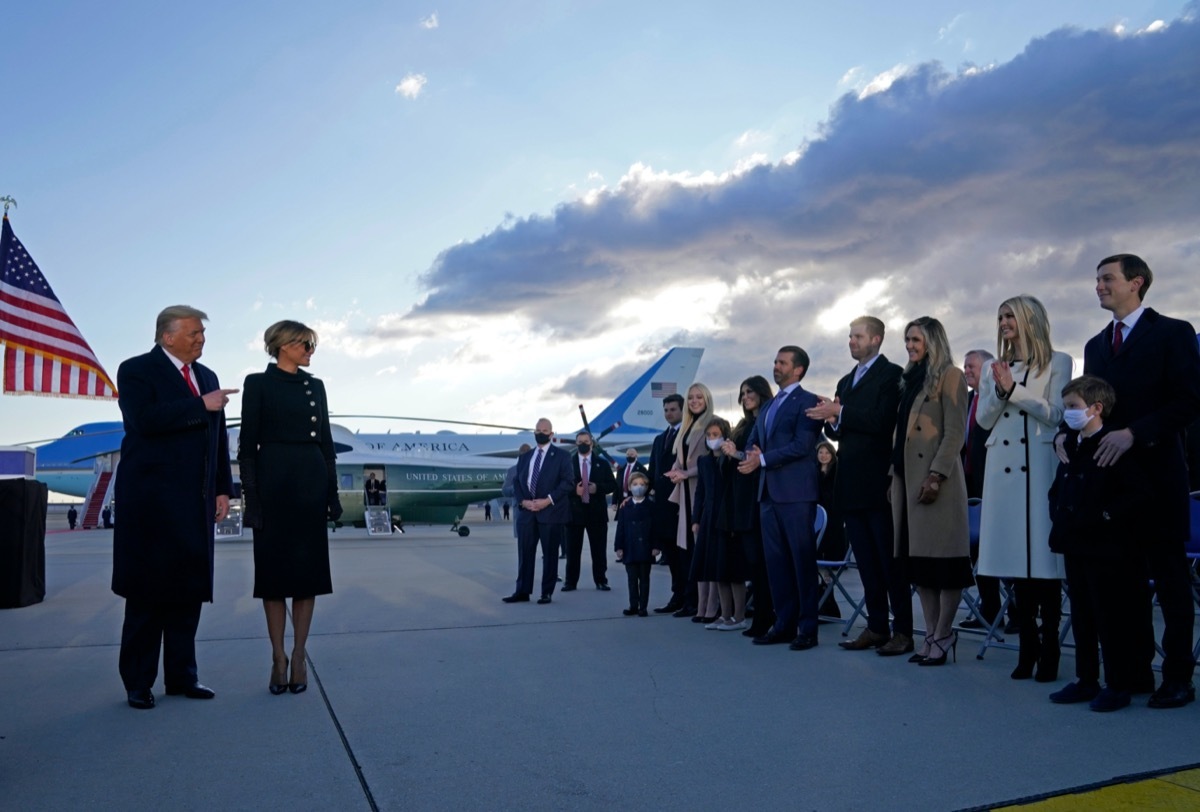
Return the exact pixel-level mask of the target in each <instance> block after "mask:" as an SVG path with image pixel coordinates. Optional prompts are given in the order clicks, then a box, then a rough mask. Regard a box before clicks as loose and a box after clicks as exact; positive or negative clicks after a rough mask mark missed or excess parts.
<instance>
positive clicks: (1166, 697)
mask: <svg viewBox="0 0 1200 812" xmlns="http://www.w3.org/2000/svg"><path fill="white" fill-rule="evenodd" d="M1195 701H1196V687H1195V686H1194V685H1192V683H1190V682H1175V681H1174V680H1163V684H1162V685H1161V686H1159V689H1158V690H1157V691H1155V692H1154V693H1153V694H1151V695H1150V702H1149V705H1150V707H1152V708H1182V707H1183V706H1184V705H1186V704H1188V703H1189V702H1195Z"/></svg>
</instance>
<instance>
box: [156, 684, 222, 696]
mask: <svg viewBox="0 0 1200 812" xmlns="http://www.w3.org/2000/svg"><path fill="white" fill-rule="evenodd" d="M216 695H217V692H216V691H214V690H213V689H212V688H209V687H208V686H207V685H201V684H200V683H198V682H193V683H192V684H191V685H187V686H185V687H183V688H179V687H176V686H172V687H170V688H168V689H167V696H186V697H187V698H188V699H212V698H213V697H214V696H216Z"/></svg>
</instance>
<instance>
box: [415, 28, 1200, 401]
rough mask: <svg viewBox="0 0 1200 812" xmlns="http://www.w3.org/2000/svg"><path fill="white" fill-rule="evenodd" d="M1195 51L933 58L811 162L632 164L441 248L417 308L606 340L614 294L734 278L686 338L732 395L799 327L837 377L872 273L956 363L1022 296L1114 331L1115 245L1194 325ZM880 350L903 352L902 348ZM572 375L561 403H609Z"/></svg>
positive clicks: (1088, 44) (840, 118)
mask: <svg viewBox="0 0 1200 812" xmlns="http://www.w3.org/2000/svg"><path fill="white" fill-rule="evenodd" d="M1198 53H1200V22H1197V21H1196V20H1195V19H1194V15H1189V16H1188V17H1187V18H1185V19H1181V20H1177V21H1175V22H1174V23H1172V24H1171V25H1169V26H1167V27H1166V28H1165V29H1164V30H1161V31H1158V32H1155V33H1147V34H1139V35H1124V36H1122V35H1117V34H1114V33H1111V32H1105V31H1077V30H1070V29H1064V30H1060V31H1055V32H1053V33H1051V34H1049V35H1047V36H1045V37H1043V38H1040V39H1036V40H1034V41H1033V42H1031V43H1030V44H1029V45H1028V47H1027V48H1026V49H1025V51H1024V52H1023V53H1022V54H1020V55H1019V56H1018V57H1016V58H1015V59H1013V60H1011V61H1010V62H1007V63H1005V64H1003V65H999V66H995V67H991V68H988V69H973V68H966V69H963V70H960V71H959V72H958V73H956V74H950V73H948V72H947V71H945V70H944V69H943V68H942V67H940V66H939V65H937V64H935V63H930V64H925V65H922V66H919V67H918V68H916V69H914V70H912V71H910V72H909V73H908V74H907V75H905V76H903V77H902V78H900V79H899V80H897V81H895V82H894V83H893V84H892V85H891V87H890V88H888V89H887V90H886V91H883V92H879V93H875V94H873V95H869V96H866V97H865V98H859V97H858V96H857V95H854V94H848V95H846V96H843V97H842V98H841V99H839V100H838V101H837V102H836V104H835V105H834V106H833V108H832V110H831V112H830V117H829V119H828V121H827V122H826V123H825V124H824V125H823V126H822V128H821V131H820V132H819V134H818V136H817V137H816V138H815V139H813V140H812V141H810V142H809V143H807V144H805V145H803V149H802V153H801V156H800V157H799V158H798V159H796V160H792V161H789V162H781V163H778V164H774V165H761V166H757V167H755V168H753V169H750V170H747V171H745V172H741V173H736V174H732V175H730V176H728V177H726V178H723V179H720V180H715V181H713V182H709V183H704V184H697V183H694V182H691V183H689V182H685V181H684V180H681V179H678V178H672V177H669V176H666V175H653V174H652V173H650V172H648V171H645V170H639V171H635V172H631V173H630V175H629V176H628V177H627V178H625V179H624V180H623V181H622V182H621V183H620V184H619V185H617V186H616V187H615V188H612V189H608V190H605V191H602V192H600V193H598V194H596V195H594V197H593V198H591V199H589V200H586V201H583V200H581V201H574V202H570V203H566V204H563V205H561V206H559V207H558V208H556V209H555V210H554V211H553V212H552V213H550V214H548V215H532V216H529V217H526V218H524V219H513V220H509V221H507V222H506V223H505V225H503V226H502V227H500V228H497V229H496V230H495V231H493V232H491V233H489V234H486V235H484V236H482V237H480V238H478V239H476V240H473V241H470V242H465V243H462V244H459V245H456V246H454V247H452V248H448V249H446V250H445V251H443V252H442V253H441V254H440V255H439V256H438V257H437V259H436V261H435V262H434V264H433V266H432V267H431V268H430V269H429V270H428V271H427V272H426V273H425V275H424V276H423V283H424V284H425V286H426V288H427V290H428V295H427V298H426V299H425V300H424V301H423V302H422V303H421V304H420V305H418V306H417V307H416V308H415V309H414V313H413V315H415V316H418V317H420V316H434V315H438V314H447V313H468V312H474V313H484V314H488V313H496V314H499V313H504V314H508V313H515V314H517V315H519V316H521V317H523V318H524V319H526V320H527V322H528V323H529V325H530V326H531V327H532V328H534V329H537V330H539V331H544V332H546V333H548V334H550V335H552V336H561V337H567V338H574V337H578V336H580V335H582V334H584V333H585V332H587V331H593V330H603V328H604V325H605V323H606V322H607V321H608V320H610V319H611V318H612V313H611V312H610V310H609V309H608V308H616V307H618V306H619V305H620V304H621V300H620V297H618V296H617V293H618V291H619V292H620V293H621V294H622V295H623V296H624V297H626V298H627V299H629V300H637V299H639V298H645V297H648V296H652V295H655V294H657V293H659V292H661V291H662V290H664V289H667V288H671V287H672V286H679V285H688V284H692V283H701V282H709V281H713V280H719V281H724V282H726V283H731V284H732V283H734V282H737V287H736V288H732V290H733V291H734V292H731V293H730V294H729V295H728V296H727V297H725V299H724V301H722V302H721V303H720V311H719V312H714V313H712V314H707V315H706V314H697V318H696V323H695V325H694V326H693V327H690V328H689V330H690V331H691V333H692V335H691V336H690V339H691V343H692V344H693V345H696V342H702V343H703V345H705V346H707V347H709V352H708V353H707V354H706V358H705V363H704V366H702V367H701V372H702V375H713V376H716V375H719V376H720V377H721V378H722V379H726V378H727V380H723V381H722V383H723V384H724V385H728V386H732V385H736V380H734V379H735V378H737V379H740V377H742V376H741V375H740V374H739V373H737V372H736V368H741V367H745V366H746V365H747V364H748V363H750V362H751V361H754V362H756V363H758V367H761V368H756V369H754V370H751V371H757V372H762V371H764V370H767V371H769V359H770V355H771V354H772V353H773V350H774V348H775V347H776V346H777V345H778V344H779V343H788V342H789V341H794V340H797V338H796V336H797V335H799V336H801V337H802V338H803V337H807V339H808V341H807V343H808V344H809V345H811V348H810V351H813V349H815V350H816V351H818V352H819V353H821V354H822V355H827V356H828V357H827V358H826V359H825V360H826V365H825V366H826V368H827V369H828V370H829V371H828V372H826V373H824V375H823V377H822V378H821V379H820V382H821V383H826V382H827V379H828V378H829V376H831V375H833V374H834V372H833V369H834V368H835V367H836V368H837V369H838V370H840V368H841V367H843V366H846V365H847V363H848V359H847V355H846V350H845V346H844V341H843V339H842V334H841V332H842V331H840V330H839V331H837V333H836V335H833V334H829V333H828V331H827V330H826V331H825V332H818V331H817V330H816V329H815V328H814V326H813V324H812V319H813V317H814V316H815V315H816V312H818V311H819V310H820V309H822V307H823V306H824V305H826V304H829V303H832V302H833V301H835V300H836V299H837V298H838V297H839V296H841V295H843V294H845V293H848V292H851V291H852V290H854V289H855V287H856V286H858V285H860V284H862V283H864V282H866V281H868V280H870V279H873V278H880V277H890V279H891V284H890V286H889V288H888V290H887V293H886V296H885V297H884V298H885V299H886V306H884V305H882V304H881V307H884V309H885V310H886V311H887V312H888V314H890V315H891V316H892V318H893V319H900V318H902V319H904V320H907V319H909V318H912V317H915V316H918V315H922V314H926V313H929V314H932V315H937V316H939V317H940V318H942V319H943V320H944V321H945V322H946V324H947V327H948V329H949V331H950V333H951V339H952V341H954V342H955V349H956V351H957V350H958V347H959V345H962V346H963V347H964V349H965V347H966V345H968V344H969V345H972V346H978V345H980V344H982V345H983V346H991V345H992V344H993V343H994V325H993V318H994V313H995V308H996V306H997V305H998V304H999V302H1000V301H1002V300H1003V299H1004V298H1007V297H1008V296H1011V295H1014V294H1016V293H1020V292H1028V293H1032V294H1034V295H1036V296H1039V297H1041V298H1042V299H1043V300H1044V301H1045V303H1046V304H1047V306H1048V308H1049V309H1050V312H1051V314H1052V317H1053V319H1054V321H1055V336H1056V340H1057V343H1058V344H1060V345H1062V346H1063V348H1064V349H1066V350H1067V351H1069V352H1072V353H1073V354H1075V355H1078V354H1079V347H1080V346H1081V345H1082V342H1083V340H1084V339H1085V338H1086V337H1087V336H1088V335H1090V334H1091V333H1093V332H1095V331H1096V330H1097V329H1099V325H1101V324H1102V323H1103V321H1104V314H1102V313H1100V312H1099V311H1098V309H1097V307H1096V301H1095V299H1094V297H1093V296H1092V292H1091V278H1092V272H1093V269H1094V267H1095V264H1096V261H1097V260H1098V259H1099V258H1101V257H1103V256H1105V255H1106V254H1109V253H1114V252H1116V251H1135V252H1138V253H1142V254H1143V255H1144V256H1146V258H1147V259H1148V260H1149V261H1150V264H1151V266H1152V267H1153V268H1154V269H1155V271H1156V273H1157V274H1158V276H1159V279H1160V281H1157V282H1156V284H1155V290H1154V291H1152V293H1151V299H1152V301H1151V303H1152V304H1154V305H1155V306H1157V307H1159V308H1160V309H1162V310H1164V311H1167V312H1172V313H1174V314H1176V315H1180V316H1183V317H1187V318H1194V317H1195V315H1196V314H1197V312H1198V307H1197V303H1196V301H1195V297H1194V296H1193V295H1192V294H1191V287H1192V285H1191V283H1190V281H1188V280H1190V279H1192V278H1194V273H1195V267H1194V266H1195V259H1196V255H1197V240H1196V238H1195V232H1196V227H1195V218H1196V212H1197V211H1200V93H1198V92H1197V88H1200V59H1198V58H1197V56H1196V55H1197V54H1198ZM717 316H719V317H720V318H715V317H717ZM723 325H728V326H727V327H725V326H723ZM648 332H649V330H648ZM893 342H894V343H893ZM802 343H804V341H803V340H802ZM887 350H890V351H891V352H892V355H893V356H898V355H899V354H900V347H899V340H898V337H896V336H889V344H888V345H887V346H886V347H885V351H887ZM726 354H728V357H726ZM718 356H721V357H718ZM760 356H762V358H760ZM739 365H740V366H739ZM817 366H818V365H817V361H816V359H815V357H814V372H815V370H816V368H817ZM710 370H711V372H710ZM613 376H614V377H615V376H616V373H615V372H614V373H613ZM602 377H603V378H605V379H606V380H607V379H608V378H609V377H610V376H609V375H605V376H602ZM835 377H836V376H835ZM577 378H578V379H577V380H576V379H572V380H571V381H568V382H567V383H565V384H564V386H563V391H564V392H569V393H571V394H580V395H582V394H584V393H585V392H590V391H600V387H601V384H600V382H599V381H598V380H596V381H593V380H591V379H589V378H588V377H587V376H577ZM730 381H732V383H730ZM604 385H607V384H604ZM606 391H611V390H606Z"/></svg>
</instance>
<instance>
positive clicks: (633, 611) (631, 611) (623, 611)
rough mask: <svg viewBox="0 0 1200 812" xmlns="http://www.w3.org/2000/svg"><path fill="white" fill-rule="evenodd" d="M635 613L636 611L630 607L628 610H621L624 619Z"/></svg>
mask: <svg viewBox="0 0 1200 812" xmlns="http://www.w3.org/2000/svg"><path fill="white" fill-rule="evenodd" d="M637 613H638V610H637V609H634V608H633V607H632V606H630V607H629V608H628V609H622V610H621V614H623V615H624V616H625V617H633V616H634V615H636V614H637Z"/></svg>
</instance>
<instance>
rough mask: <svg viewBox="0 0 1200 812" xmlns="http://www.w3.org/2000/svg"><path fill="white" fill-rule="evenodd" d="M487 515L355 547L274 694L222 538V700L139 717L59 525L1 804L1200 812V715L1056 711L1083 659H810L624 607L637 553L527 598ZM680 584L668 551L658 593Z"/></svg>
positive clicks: (355, 542) (510, 548) (815, 653)
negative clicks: (298, 688)
mask: <svg viewBox="0 0 1200 812" xmlns="http://www.w3.org/2000/svg"><path fill="white" fill-rule="evenodd" d="M467 523H468V524H469V526H470V527H471V534H470V536H468V537H466V538H460V537H459V536H458V535H456V534H453V533H451V532H448V529H447V528H445V527H419V528H409V532H408V533H407V534H405V535H394V536H392V537H390V538H388V537H385V538H372V537H368V536H367V535H366V532H365V531H362V530H349V529H342V530H339V531H338V532H337V533H335V534H334V535H333V536H332V537H331V543H330V551H331V563H332V569H333V583H334V592H333V594H332V595H329V596H324V597H321V598H320V599H318V601H317V607H316V613H315V617H314V621H313V629H312V636H311V638H310V640H309V645H308V653H309V657H310V661H311V664H310V667H309V690H308V691H307V692H306V693H303V694H299V695H291V694H284V695H282V696H272V695H270V694H269V693H268V692H267V682H268V678H269V675H270V666H271V657H270V646H269V644H268V642H267V639H266V627H265V622H264V619H263V612H262V609H261V604H260V602H259V601H256V600H255V599H253V598H252V597H251V589H252V579H253V557H252V550H251V543H250V541H249V538H246V539H244V540H237V541H222V542H219V543H218V545H217V554H216V594H215V597H216V600H215V601H214V603H213V604H212V605H208V606H205V608H204V611H203V615H202V618H201V621H200V629H199V634H198V639H197V658H198V662H199V667H200V679H201V681H202V682H203V683H205V684H206V685H209V686H211V687H213V688H214V689H215V690H216V691H217V697H216V699H214V700H211V701H198V700H189V699H186V698H183V697H167V696H163V695H162V690H161V688H162V683H161V677H160V681H159V684H158V685H157V686H156V687H155V694H156V696H157V698H158V707H157V708H155V709H154V710H151V711H137V710H133V709H131V708H129V707H128V706H127V705H126V704H125V694H124V691H123V690H122V686H121V682H120V678H119V677H118V674H117V651H118V644H119V640H120V631H121V620H122V614H123V610H124V607H123V601H122V600H121V599H120V598H118V597H116V596H115V595H113V594H112V593H111V592H110V591H109V581H110V577H111V531H104V530H89V531H67V530H66V529H65V521H64V520H62V519H61V518H58V517H55V516H52V517H51V531H50V532H48V534H47V538H46V581H47V594H46V599H45V601H44V602H42V603H39V604H35V605H33V606H28V607H24V608H20V609H8V610H3V611H0V695H2V696H3V697H4V701H3V702H2V703H0V809H6V810H43V809H53V810H63V809H85V808H86V809H121V810H143V809H146V810H149V809H173V810H211V809H230V810H239V809H256V810H264V809H265V810H275V809H279V810H290V811H291V812H296V810H310V809H311V810H324V809H339V810H341V809H347V810H348V809H363V810H371V809H383V810H445V809H454V810H456V812H465V811H466V810H508V809H522V810H560V809H571V810H593V809H595V810H613V809H625V810H640V809H648V810H689V811H690V812H696V810H710V809H735V808H746V807H749V808H757V809H766V810H776V809H778V810H893V809H895V810H955V809H993V808H996V809H999V808H1003V807H1010V806H1020V805H1028V806H1026V808H1035V809H1054V810H1061V809H1089V810H1094V809H1104V808H1121V809H1146V808H1155V809H1169V808H1180V809H1196V808H1200V771H1197V770H1194V769H1190V768H1195V767H1197V766H1198V765H1200V736H1198V735H1197V730H1198V727H1197V722H1198V721H1200V706H1197V705H1195V704H1193V705H1190V706H1188V707H1186V708H1183V709H1179V710H1152V709H1149V708H1147V707H1146V703H1145V699H1146V698H1145V697H1136V698H1135V702H1134V705H1133V706H1132V707H1130V708H1128V709H1126V710H1122V711H1120V712H1117V713H1112V714H1097V713H1092V712H1090V711H1088V709H1087V708H1086V706H1056V705H1053V704H1051V703H1050V702H1049V701H1047V698H1046V697H1047V694H1049V692H1050V691H1052V690H1054V689H1055V688H1056V687H1058V686H1059V685H1061V684H1063V683H1064V682H1065V681H1066V680H1068V679H1069V678H1070V677H1071V674H1072V671H1073V665H1074V661H1073V659H1072V658H1071V656H1070V655H1069V654H1068V655H1066V656H1064V658H1063V662H1062V668H1061V669H1060V675H1061V676H1062V679H1061V680H1060V681H1059V682H1058V683H1056V684H1051V685H1046V684H1039V683H1035V682H1033V681H1020V682H1017V681H1013V680H1010V679H1009V676H1008V675H1009V671H1011V670H1012V668H1013V666H1014V664H1015V661H1016V654H1015V652H1012V651H1005V650H999V649H991V650H989V651H988V653H987V655H986V657H985V658H984V659H983V660H977V659H976V658H975V656H974V655H975V652H976V651H977V649H978V638H967V637H966V636H964V637H963V639H962V643H960V645H959V647H958V654H959V655H960V656H959V657H958V661H957V662H956V663H950V664H948V665H947V666H946V667H943V668H919V667H916V666H913V665H909V664H908V663H906V662H905V658H903V657H899V658H890V659H884V658H880V657H878V656H876V655H875V654H874V653H872V652H861V653H860V652H847V651H843V650H841V649H840V648H838V646H837V645H836V644H837V642H838V641H839V640H841V639H843V638H842V636H841V627H840V626H835V625H824V626H822V628H821V636H820V645H819V646H818V647H817V648H815V649H813V650H810V651H806V652H793V651H789V650H788V648H787V647H786V646H770V647H765V648H764V647H755V646H752V645H751V644H750V642H749V641H748V640H747V639H746V638H745V637H743V636H742V635H740V634H738V633H735V632H716V631H706V630H704V629H703V628H702V627H700V626H698V625H696V624H692V623H690V622H688V621H686V620H680V619H674V618H671V617H669V616H651V617H649V618H637V617H632V618H629V617H625V616H623V615H622V614H621V610H622V609H623V608H625V607H626V605H627V600H626V598H627V594H626V590H625V577H624V572H623V567H621V566H620V565H618V564H616V563H615V562H614V561H610V563H609V578H610V582H611V583H612V586H613V590H612V591H611V592H600V591H597V590H595V589H593V588H592V587H591V585H590V584H586V583H584V584H581V588H580V589H579V590H578V591H576V592H572V593H567V594H563V593H556V594H555V596H554V601H553V603H551V604H550V605H547V606H538V605H536V604H535V603H525V604H515V605H508V604H504V603H501V602H500V598H501V597H502V596H504V595H507V594H509V593H510V592H512V589H513V579H514V576H515V569H516V550H515V544H514V542H513V539H512V536H511V528H510V527H509V525H508V524H506V523H504V522H500V521H497V522H493V523H485V522H483V521H482V512H481V511H478V510H472V512H471V513H470V514H468V522H467ZM60 525H61V526H60ZM583 570H584V573H585V579H586V574H587V573H589V572H590V569H589V562H588V561H586V560H585V562H584V567H583ZM538 572H539V574H540V565H539V570H538ZM539 577H540V575H539ZM850 581H851V591H852V592H854V593H855V594H856V595H857V594H858V593H857V592H855V590H856V589H857V583H856V582H855V581H854V579H853V578H851V579H850ZM668 593H669V576H668V573H667V572H666V568H665V567H655V568H654V574H653V576H652V584H651V605H652V606H658V605H661V604H662V603H664V602H665V601H666V600H667V598H668V596H669V594H668ZM845 609H846V607H845V605H844V601H843V611H845ZM919 616H920V615H919V614H918V617H919ZM859 625H860V626H861V621H860V624H859ZM854 633H857V628H856V629H855V631H854Z"/></svg>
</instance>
